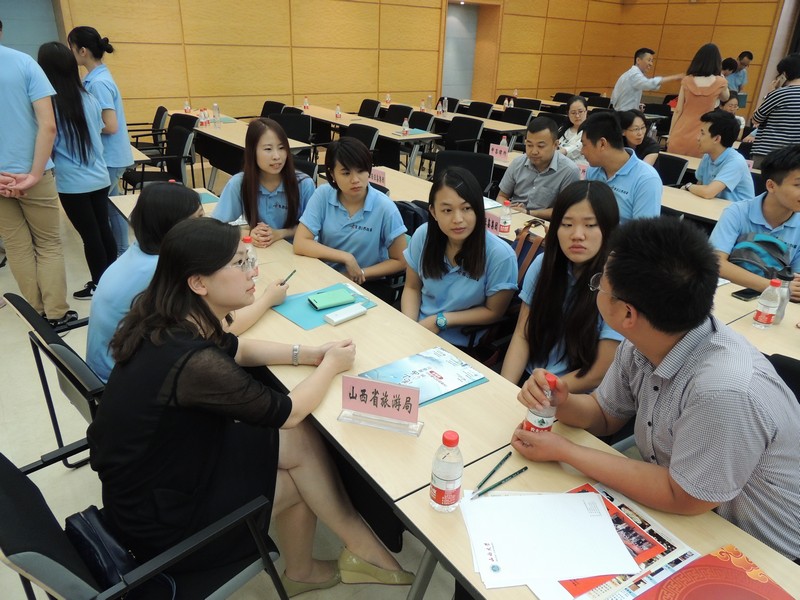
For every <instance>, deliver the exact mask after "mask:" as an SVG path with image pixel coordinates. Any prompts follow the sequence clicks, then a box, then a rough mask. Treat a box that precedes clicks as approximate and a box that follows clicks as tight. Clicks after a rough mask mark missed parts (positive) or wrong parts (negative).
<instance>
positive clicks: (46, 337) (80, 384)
mask: <svg viewBox="0 0 800 600" xmlns="http://www.w3.org/2000/svg"><path fill="white" fill-rule="evenodd" d="M4 298H5V299H6V301H7V302H8V305H9V306H10V307H11V308H12V309H13V310H14V312H16V313H17V316H19V318H20V319H22V321H23V322H24V323H25V324H26V325H27V327H28V330H29V331H28V338H29V340H30V343H31V351H32V352H33V360H34V362H35V363H36V370H37V371H38V373H39V381H40V383H41V385H42V392H43V393H44V401H45V404H46V405H47V412H48V414H49V416H50V423H51V424H52V426H53V433H54V434H55V438H56V444H57V445H58V447H59V448H63V447H64V439H63V437H62V435H61V427H60V426H59V424H58V415H57V413H56V407H55V403H54V402H53V396H52V394H51V393H50V385H49V384H48V381H47V374H46V373H45V370H44V365H43V364H42V356H43V355H44V356H45V357H46V358H47V359H48V360H49V361H50V362H51V363H52V364H53V366H54V367H55V371H56V377H57V379H58V386H59V388H61V391H62V392H63V393H64V395H65V396H66V397H67V399H68V400H69V401H70V402H71V403H72V405H73V406H74V407H75V408H76V409H77V410H78V412H79V413H80V414H81V416H82V417H83V418H84V419H85V420H86V422H87V423H91V422H92V421H93V420H94V415H95V411H96V410H97V405H98V403H99V402H100V398H102V396H103V391H104V390H105V384H104V383H103V382H102V381H101V380H100V378H99V377H98V376H97V375H95V373H94V371H92V369H91V368H89V365H87V364H86V362H84V360H83V359H82V358H81V357H80V356H78V354H77V353H76V352H75V351H74V350H73V349H72V348H71V347H70V346H69V344H67V343H66V342H65V341H64V340H63V339H62V338H61V337H60V336H59V335H58V333H56V332H55V331H54V330H53V328H52V327H50V325H49V324H48V323H47V321H45V320H44V319H43V318H42V316H41V315H40V314H39V313H37V312H36V311H35V310H34V308H33V307H32V306H31V305H30V304H28V302H27V301H26V300H25V299H24V298H22V296H18V295H17V294H12V293H7V294H5V295H4ZM87 324H88V319H81V321H80V322H78V321H76V322H74V323H71V327H70V329H74V328H75V327H80V326H84V325H87ZM85 463H86V460H85V459H84V460H82V461H79V462H77V463H69V462H65V463H64V465H65V466H67V467H69V468H74V467H79V466H81V465H82V464H85Z"/></svg>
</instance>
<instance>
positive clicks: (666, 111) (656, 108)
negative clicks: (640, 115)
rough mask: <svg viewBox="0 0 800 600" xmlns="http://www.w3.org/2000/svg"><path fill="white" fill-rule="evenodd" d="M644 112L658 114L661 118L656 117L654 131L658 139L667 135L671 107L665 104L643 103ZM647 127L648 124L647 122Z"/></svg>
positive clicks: (670, 121)
mask: <svg viewBox="0 0 800 600" xmlns="http://www.w3.org/2000/svg"><path fill="white" fill-rule="evenodd" d="M644 112H645V114H646V115H660V116H662V117H664V118H663V119H658V120H657V121H656V122H655V123H656V133H658V137H659V139H661V138H662V137H663V136H666V135H669V128H670V124H671V123H672V107H670V106H668V105H666V104H645V105H644ZM648 127H649V124H648Z"/></svg>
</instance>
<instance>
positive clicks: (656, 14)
mask: <svg viewBox="0 0 800 600" xmlns="http://www.w3.org/2000/svg"><path fill="white" fill-rule="evenodd" d="M666 12H667V5H666V4H644V5H642V6H637V5H632V6H625V7H624V8H623V9H622V20H620V23H622V24H623V27H624V28H625V35H626V36H627V35H628V34H630V33H635V31H636V29H638V27H639V25H661V24H662V23H664V15H665V14H666Z"/></svg>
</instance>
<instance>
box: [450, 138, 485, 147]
mask: <svg viewBox="0 0 800 600" xmlns="http://www.w3.org/2000/svg"><path fill="white" fill-rule="evenodd" d="M475 142H480V139H478V138H473V139H470V140H455V141H454V142H453V143H454V144H455V145H456V146H464V145H466V144H474V143H475Z"/></svg>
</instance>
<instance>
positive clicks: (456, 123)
mask: <svg viewBox="0 0 800 600" xmlns="http://www.w3.org/2000/svg"><path fill="white" fill-rule="evenodd" d="M481 133H483V121H481V120H480V119H473V118H472V117H453V120H452V121H450V127H449V129H448V130H447V133H446V134H445V135H444V137H443V138H442V140H441V143H442V145H443V147H442V150H464V151H468V152H477V151H478V142H479V141H480V139H481ZM438 148H439V146H438V145H434V147H433V148H432V149H431V151H429V152H423V153H422V158H421V160H420V161H419V170H418V171H417V175H419V174H420V173H421V172H422V167H423V164H424V162H425V161H426V160H427V161H428V164H429V165H430V163H431V162H435V161H436V156H437V154H438V152H437V150H438ZM431 171H433V169H431Z"/></svg>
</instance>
